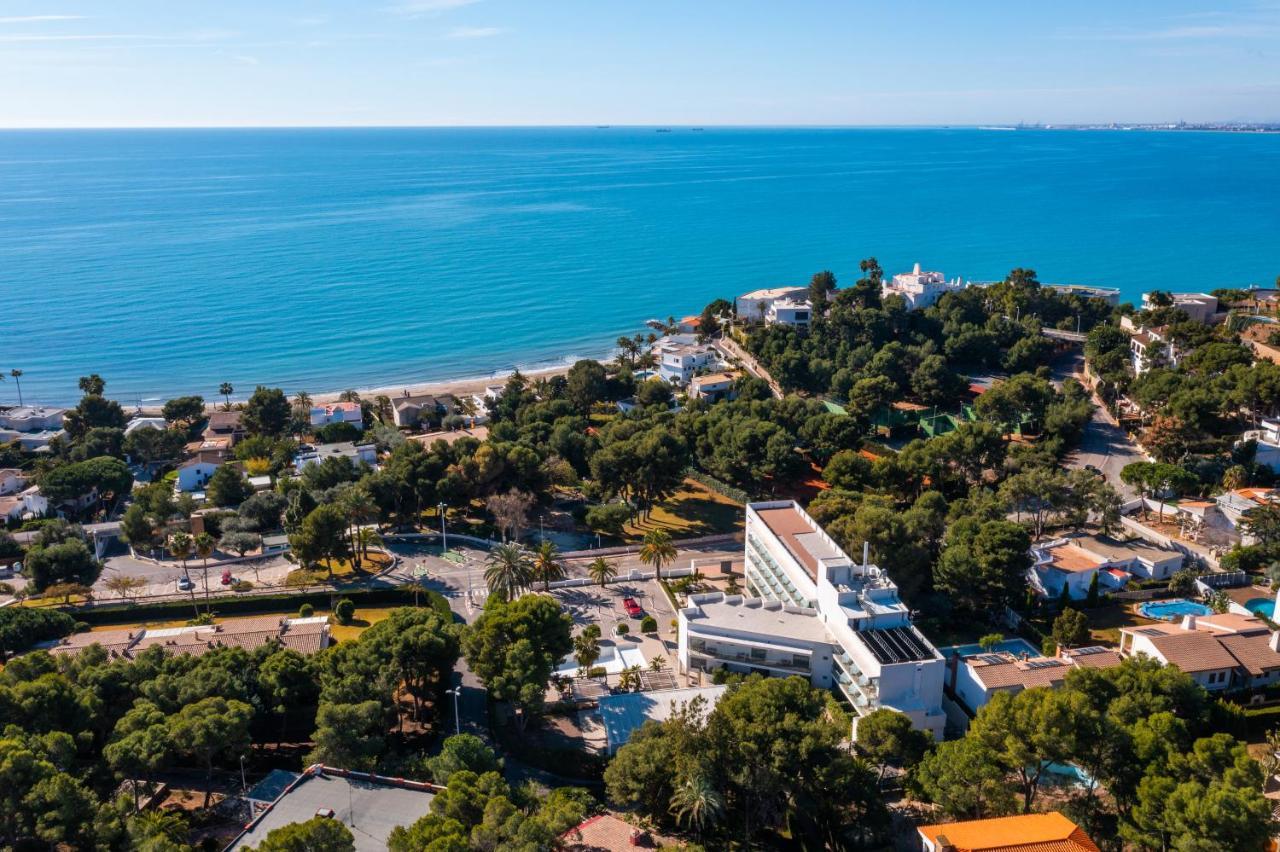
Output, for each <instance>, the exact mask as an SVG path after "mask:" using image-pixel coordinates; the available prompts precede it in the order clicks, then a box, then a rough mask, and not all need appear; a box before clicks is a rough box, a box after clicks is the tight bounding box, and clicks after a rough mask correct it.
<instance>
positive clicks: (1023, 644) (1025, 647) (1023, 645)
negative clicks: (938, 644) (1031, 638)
mask: <svg viewBox="0 0 1280 852" xmlns="http://www.w3.org/2000/svg"><path fill="white" fill-rule="evenodd" d="M938 650H939V651H941V652H942V656H944V657H950V656H951V655H952V654H959V655H960V656H962V657H969V656H972V655H974V654H981V653H984V652H983V650H982V646H981V645H979V644H978V643H976V642H975V643H973V644H972V645H952V646H951V647H949V648H939V649H938ZM991 650H992V651H1007V652H1008V653H1010V654H1013V655H1015V656H1017V655H1020V654H1029V655H1030V656H1032V657H1038V656H1040V649H1039V648H1037V647H1036V646H1035V645H1032V644H1031V643H1030V642H1028V641H1027V640H1026V639H1018V638H1013V639H1005V640H1003V641H1000V642H997V643H996V644H995V647H993V648H992V649H991Z"/></svg>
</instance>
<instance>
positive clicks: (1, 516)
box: [0, 496, 27, 524]
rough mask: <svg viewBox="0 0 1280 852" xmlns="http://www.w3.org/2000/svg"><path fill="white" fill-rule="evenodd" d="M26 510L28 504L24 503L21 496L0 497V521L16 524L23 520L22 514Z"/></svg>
mask: <svg viewBox="0 0 1280 852" xmlns="http://www.w3.org/2000/svg"><path fill="white" fill-rule="evenodd" d="M26 511H27V509H26V506H25V505H24V504H23V502H22V498H21V497H17V496H8V497H0V523H2V524H16V523H18V522H19V521H21V520H22V516H23V515H24V514H25V513H26Z"/></svg>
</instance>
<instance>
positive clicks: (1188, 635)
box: [1120, 612, 1280, 692]
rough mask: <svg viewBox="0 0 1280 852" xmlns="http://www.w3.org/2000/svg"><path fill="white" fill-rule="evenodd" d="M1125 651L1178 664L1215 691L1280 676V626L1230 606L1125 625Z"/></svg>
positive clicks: (1258, 685)
mask: <svg viewBox="0 0 1280 852" xmlns="http://www.w3.org/2000/svg"><path fill="white" fill-rule="evenodd" d="M1120 653H1121V654H1123V655H1124V656H1126V657H1132V656H1137V655H1139V654H1145V655H1146V656H1148V657H1151V658H1152V659H1155V660H1159V661H1160V663H1162V664H1163V665H1166V666H1177V667H1178V668H1180V669H1182V671H1184V672H1186V673H1187V674H1188V675H1190V676H1191V678H1192V680H1194V681H1195V682H1196V683H1198V684H1200V685H1201V686H1203V687H1204V688H1205V689H1207V690H1209V691H1210V692H1223V691H1226V690H1236V689H1258V688H1261V687H1264V686H1268V685H1270V684H1274V683H1276V682H1277V681H1280V632H1273V631H1272V630H1271V629H1270V628H1268V627H1267V624H1266V622H1264V621H1262V620H1261V619H1259V618H1256V617H1253V616H1247V615H1240V614H1238V613H1233V612H1227V613H1220V614H1212V615H1198V616H1197V615H1188V616H1185V617H1183V619H1182V621H1181V622H1177V623H1168V624H1150V625H1146V626H1142V627H1122V628H1120Z"/></svg>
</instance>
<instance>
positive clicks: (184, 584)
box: [178, 577, 196, 592]
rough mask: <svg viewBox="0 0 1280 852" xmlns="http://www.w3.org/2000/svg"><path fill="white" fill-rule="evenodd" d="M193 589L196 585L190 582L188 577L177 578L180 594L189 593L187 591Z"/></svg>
mask: <svg viewBox="0 0 1280 852" xmlns="http://www.w3.org/2000/svg"><path fill="white" fill-rule="evenodd" d="M195 587H196V584H195V583H193V582H191V578H190V577H179V578H178V591H180V592H189V591H191V590H192V589H194V588H195Z"/></svg>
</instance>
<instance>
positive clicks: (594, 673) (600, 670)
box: [587, 666, 608, 677]
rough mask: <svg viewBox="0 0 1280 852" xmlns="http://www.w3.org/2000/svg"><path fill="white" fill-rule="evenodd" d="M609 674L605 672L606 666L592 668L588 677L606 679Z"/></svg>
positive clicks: (588, 672) (588, 670)
mask: <svg viewBox="0 0 1280 852" xmlns="http://www.w3.org/2000/svg"><path fill="white" fill-rule="evenodd" d="M607 674H608V672H607V671H605V670H604V666H592V667H591V668H589V669H587V677H604V676H605V675H607Z"/></svg>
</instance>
